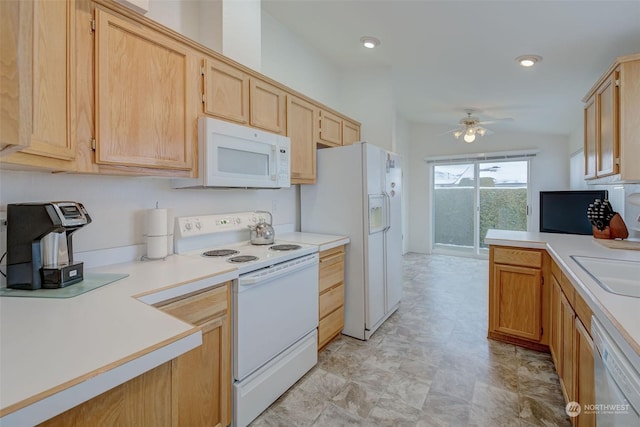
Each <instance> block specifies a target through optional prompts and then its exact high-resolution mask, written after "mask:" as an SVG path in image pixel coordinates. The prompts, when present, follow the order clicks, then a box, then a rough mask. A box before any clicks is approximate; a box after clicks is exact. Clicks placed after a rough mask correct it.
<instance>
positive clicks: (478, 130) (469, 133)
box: [447, 109, 513, 144]
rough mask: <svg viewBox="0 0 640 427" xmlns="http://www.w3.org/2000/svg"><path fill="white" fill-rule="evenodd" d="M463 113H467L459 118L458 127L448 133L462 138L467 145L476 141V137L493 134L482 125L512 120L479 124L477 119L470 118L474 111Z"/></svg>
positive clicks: (467, 110) (496, 120)
mask: <svg viewBox="0 0 640 427" xmlns="http://www.w3.org/2000/svg"><path fill="white" fill-rule="evenodd" d="M464 111H465V113H467V117H463V118H461V119H460V122H459V124H460V126H459V127H458V128H457V129H452V130H450V131H449V132H453V136H455V137H456V139H460V137H461V136H462V139H463V140H464V142H466V143H469V144H470V143H472V142H473V141H475V140H476V135H479V136H485V135H488V134H491V133H493V132H491V131H490V130H489V129H487V128H484V127H483V126H482V125H488V124H491V123H496V122H500V121H511V120H513V119H512V118H504V119H494V120H489V121H483V122H481V121H480V119H479V118H477V117H474V116H472V114H473V113H474V110H471V109H466V110H464ZM449 132H447V133H449Z"/></svg>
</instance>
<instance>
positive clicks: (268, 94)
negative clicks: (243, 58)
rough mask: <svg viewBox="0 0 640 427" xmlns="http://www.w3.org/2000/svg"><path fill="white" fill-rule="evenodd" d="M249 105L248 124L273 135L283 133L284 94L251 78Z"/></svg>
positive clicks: (265, 83) (284, 118) (284, 119)
mask: <svg viewBox="0 0 640 427" xmlns="http://www.w3.org/2000/svg"><path fill="white" fill-rule="evenodd" d="M249 81H250V85H249V104H250V105H251V114H250V115H249V117H250V124H251V126H254V127H257V128H261V129H264V130H267V131H269V132H273V133H279V134H284V133H285V130H286V128H285V122H286V117H285V105H286V99H285V93H284V92H283V91H282V90H280V89H279V88H277V87H275V86H273V85H271V84H269V83H267V82H264V81H262V80H260V79H255V78H251V79H250V80H249Z"/></svg>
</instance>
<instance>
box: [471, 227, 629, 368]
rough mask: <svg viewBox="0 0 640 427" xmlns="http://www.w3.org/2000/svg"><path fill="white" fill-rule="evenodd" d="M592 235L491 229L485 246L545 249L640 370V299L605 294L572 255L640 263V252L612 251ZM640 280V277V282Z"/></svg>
mask: <svg viewBox="0 0 640 427" xmlns="http://www.w3.org/2000/svg"><path fill="white" fill-rule="evenodd" d="M596 240H597V239H594V238H593V237H592V236H579V235H572V234H554V233H535V232H523V231H507V230H489V231H488V232H487V236H486V237H485V240H484V241H485V243H487V244H489V245H500V246H517V247H525V248H534V249H546V250H547V251H548V252H549V254H550V255H551V257H552V258H553V260H554V261H555V262H556V263H557V264H558V265H559V266H560V268H562V270H563V271H564V273H565V274H566V275H567V277H568V278H569V280H570V281H571V283H572V284H573V285H574V287H575V288H576V291H577V292H578V293H579V294H580V296H582V298H583V299H584V300H585V301H586V302H587V304H589V307H590V308H591V310H592V311H593V313H594V314H595V316H596V317H597V318H598V319H599V320H601V323H603V324H604V326H605V328H607V330H608V331H609V333H611V334H612V335H614V338H618V339H617V340H616V341H617V342H618V344H619V345H620V347H621V349H622V350H623V351H624V352H625V354H627V357H629V358H630V360H632V362H634V365H635V366H636V367H638V368H639V369H640V298H634V297H627V296H622V295H617V294H613V293H610V292H607V291H605V290H604V289H603V288H602V287H600V285H599V284H598V283H597V282H596V281H595V279H593V277H591V276H590V275H589V274H588V273H587V272H586V271H584V270H583V269H582V267H580V266H579V265H578V264H577V263H576V262H575V261H574V260H573V259H572V258H571V255H583V256H590V257H600V258H610V259H619V260H626V261H634V262H640V251H635V250H623V249H609V248H606V247H604V246H603V245H601V244H599V243H598V242H597V241H596ZM638 280H640V278H639V279H638Z"/></svg>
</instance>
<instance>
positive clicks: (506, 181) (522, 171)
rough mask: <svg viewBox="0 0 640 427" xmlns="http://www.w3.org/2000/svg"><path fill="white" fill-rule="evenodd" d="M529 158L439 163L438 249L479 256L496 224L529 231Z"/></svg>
mask: <svg viewBox="0 0 640 427" xmlns="http://www.w3.org/2000/svg"><path fill="white" fill-rule="evenodd" d="M528 175H529V161H528V160H527V159H522V160H517V161H508V160H497V161H487V160H476V161H466V162H459V163H454V162H453V161H450V162H448V163H447V162H438V163H437V164H434V165H433V181H432V182H433V188H432V195H433V198H432V205H431V206H432V214H433V233H432V235H433V249H434V250H435V251H437V252H454V253H460V254H463V253H464V254H470V255H479V254H484V253H486V252H487V245H486V244H485V243H484V236H485V235H486V233H487V230H489V229H490V228H497V229H503V230H522V231H526V230H527V223H528V221H527V213H528V212H527V206H528V200H529V194H528V182H529V179H528Z"/></svg>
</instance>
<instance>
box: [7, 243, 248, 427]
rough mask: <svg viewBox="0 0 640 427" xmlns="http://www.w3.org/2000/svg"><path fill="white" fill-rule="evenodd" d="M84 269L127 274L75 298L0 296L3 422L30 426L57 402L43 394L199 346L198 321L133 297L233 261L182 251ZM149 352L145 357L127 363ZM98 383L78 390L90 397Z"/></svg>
mask: <svg viewBox="0 0 640 427" xmlns="http://www.w3.org/2000/svg"><path fill="white" fill-rule="evenodd" d="M89 271H90V272H100V273H127V274H129V276H128V277H126V278H124V279H121V280H119V281H117V282H114V283H111V284H109V285H106V286H103V287H100V288H98V289H95V290H92V291H90V292H87V293H85V294H82V295H78V296H76V297H73V298H66V299H53V298H20V297H2V298H0V408H1V409H0V411H1V412H0V414H1V415H2V417H3V418H1V419H0V424H3V425H4V423H5V422H7V425H23V424H24V425H28V424H31V425H33V424H35V422H34V421H37V420H40V421H42V420H45V419H48V418H49V417H51V416H52V415H51V414H50V413H49V412H51V411H54V412H55V411H57V410H58V409H59V408H60V406H57V405H60V402H54V403H53V404H45V403H46V402H43V401H46V400H47V398H50V397H52V396H54V395H56V394H58V393H60V392H63V391H66V390H68V389H71V388H74V387H76V386H79V385H82V383H83V382H86V380H88V379H92V380H94V379H95V377H101V376H104V377H105V378H100V380H98V381H93V382H94V383H96V384H98V383H100V382H101V381H102V382H103V383H104V384H107V385H110V386H111V387H112V386H113V385H117V384H118V383H122V382H125V381H126V380H128V379H130V378H133V377H134V376H136V375H140V374H141V373H143V372H145V371H146V370H149V369H152V368H153V367H155V366H157V365H159V364H161V363H164V362H165V361H167V360H171V359H172V358H175V357H177V356H179V355H180V354H182V353H185V352H187V351H189V350H190V349H192V348H194V347H197V346H198V345H200V343H201V342H202V338H201V333H200V330H199V329H198V328H197V327H194V326H192V325H189V324H187V323H184V322H182V321H180V320H178V319H176V318H174V317H172V316H170V315H168V314H165V313H163V312H162V311H160V310H158V309H155V308H154V307H151V306H149V305H147V304H145V303H144V302H141V301H139V300H138V299H136V297H137V296H142V298H141V299H142V300H146V301H145V302H147V303H154V302H157V301H162V300H166V299H168V298H171V297H173V296H177V295H181V294H186V293H190V292H193V291H195V290H199V289H204V288H206V287H209V286H212V285H214V284H218V283H222V282H225V281H227V280H232V279H234V278H235V277H237V274H236V273H235V269H234V268H233V267H231V268H227V269H226V270H220V271H212V268H211V265H210V263H207V262H206V261H204V260H199V259H196V258H189V257H182V256H179V255H172V256H170V257H168V258H167V259H166V260H164V261H162V260H158V261H144V262H141V261H138V262H130V263H124V264H117V265H113V266H109V267H101V268H97V269H91V270H87V272H89ZM154 352H156V353H157V354H154V355H153V356H150V357H149V358H148V361H147V363H146V364H144V363H143V364H138V365H137V366H132V365H127V363H128V362H130V361H132V360H135V359H137V358H142V357H145V356H149V355H151V353H154ZM125 365H127V366H125ZM120 368H122V369H120ZM110 374H111V375H112V376H113V377H120V378H121V379H120V380H119V381H116V382H115V383H114V382H113V380H112V379H110V378H108V376H109V375H110ZM100 387H101V386H100V384H98V385H97V387H93V389H90V390H87V389H86V387H84V388H83V394H86V393H88V394H89V396H88V397H93V396H92V394H93V395H97V394H100V393H101V392H104V391H105V390H100ZM107 389H108V388H107ZM94 391H95V392H94ZM76 394H77V393H76ZM81 397H82V398H85V399H86V398H88V397H87V396H81ZM54 400H55V399H54ZM58 400H59V399H58ZM71 400H73V399H71ZM34 403H38V404H36V405H34ZM77 403H79V402H75V403H74V404H77ZM52 405H53V408H52V407H51V406H52ZM63 406H64V405H63ZM72 406H73V405H72ZM69 407H71V406H69ZM67 409H68V408H67ZM53 415H55V413H54V414H53Z"/></svg>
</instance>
